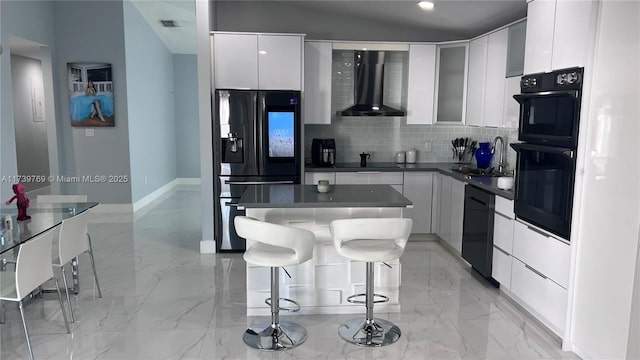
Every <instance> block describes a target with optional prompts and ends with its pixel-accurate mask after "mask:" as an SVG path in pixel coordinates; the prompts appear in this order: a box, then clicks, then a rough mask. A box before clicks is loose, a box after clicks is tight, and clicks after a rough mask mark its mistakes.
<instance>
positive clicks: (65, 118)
mask: <svg viewBox="0 0 640 360" xmlns="http://www.w3.org/2000/svg"><path fill="white" fill-rule="evenodd" d="M53 4H54V15H55V41H56V43H55V45H56V46H55V51H54V59H55V60H54V82H55V84H56V85H55V86H56V88H55V90H56V93H55V97H56V115H57V121H58V133H59V148H60V160H61V167H62V170H61V172H60V173H61V174H63V175H79V176H84V175H91V176H95V175H105V176H110V175H126V176H130V175H131V174H130V167H129V131H128V126H129V124H128V123H129V120H128V119H129V117H128V116H127V92H128V89H127V71H126V67H125V65H126V63H125V46H124V45H125V44H124V40H125V39H124V19H123V7H122V1H97V0H88V1H54V2H53ZM101 19H108V21H106V22H102V21H100V20H101ZM22 21H24V20H22ZM25 23H27V24H28V26H31V25H33V24H32V23H33V22H31V21H29V22H27V21H25ZM70 62H99V63H110V64H111V66H112V71H113V81H114V106H115V123H116V126H115V127H110V128H96V129H95V136H85V129H83V128H72V127H71V124H70V120H69V119H70V116H69V99H68V91H67V82H66V79H67V66H66V64H67V63H70ZM63 191H65V192H68V193H78V194H87V195H88V196H89V199H90V200H92V201H99V202H101V203H106V204H126V203H131V186H130V184H128V183H79V184H66V189H63Z"/></svg>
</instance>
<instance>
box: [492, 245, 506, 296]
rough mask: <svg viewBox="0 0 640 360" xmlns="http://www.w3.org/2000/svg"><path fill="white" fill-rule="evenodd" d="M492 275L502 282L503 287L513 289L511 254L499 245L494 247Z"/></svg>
mask: <svg viewBox="0 0 640 360" xmlns="http://www.w3.org/2000/svg"><path fill="white" fill-rule="evenodd" d="M491 277H492V278H494V279H495V280H496V281H497V282H499V283H500V287H501V288H505V289H507V290H509V289H511V255H510V254H509V253H507V252H505V251H504V250H502V249H500V248H499V247H497V246H494V247H493V261H492V264H491Z"/></svg>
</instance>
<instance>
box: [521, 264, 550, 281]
mask: <svg viewBox="0 0 640 360" xmlns="http://www.w3.org/2000/svg"><path fill="white" fill-rule="evenodd" d="M524 267H526V268H527V269H529V270H531V271H532V272H533V273H534V274H536V275H538V276H540V277H541V278H543V279H545V280H546V279H547V277H546V276H545V275H544V274H543V273H541V272H540V271H538V270H536V269H534V268H532V267H531V266H529V265H527V264H524Z"/></svg>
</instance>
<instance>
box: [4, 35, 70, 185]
mask: <svg viewBox="0 0 640 360" xmlns="http://www.w3.org/2000/svg"><path fill="white" fill-rule="evenodd" d="M10 56H11V92H12V98H13V101H12V105H13V121H14V136H15V147H16V165H17V175H21V176H26V177H27V178H24V177H23V178H22V179H21V182H22V183H23V184H24V186H25V191H26V192H27V193H28V194H29V195H30V197H35V196H36V195H38V194H48V193H51V191H52V189H51V183H50V181H49V179H48V177H49V176H50V175H52V174H54V175H55V174H57V173H58V161H57V141H56V128H55V116H54V114H55V110H54V102H53V77H52V65H51V53H50V51H49V48H48V47H47V46H43V45H41V44H38V43H35V42H33V41H29V40H27V39H23V38H18V37H13V36H12V37H11V38H10ZM29 176H31V178H30V179H29V178H28V177H29Z"/></svg>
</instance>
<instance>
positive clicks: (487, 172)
mask: <svg viewBox="0 0 640 360" xmlns="http://www.w3.org/2000/svg"><path fill="white" fill-rule="evenodd" d="M494 169H495V168H488V169H478V168H472V167H469V166H459V167H453V168H451V170H452V171H455V172H457V173H460V174H463V175H466V176H470V177H475V176H485V177H487V176H488V177H501V176H513V173H511V172H498V171H497V170H494Z"/></svg>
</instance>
